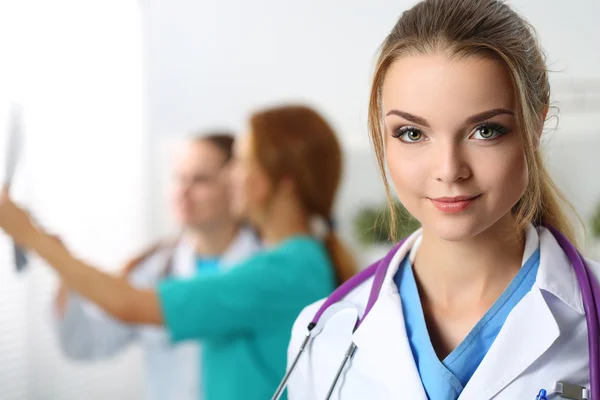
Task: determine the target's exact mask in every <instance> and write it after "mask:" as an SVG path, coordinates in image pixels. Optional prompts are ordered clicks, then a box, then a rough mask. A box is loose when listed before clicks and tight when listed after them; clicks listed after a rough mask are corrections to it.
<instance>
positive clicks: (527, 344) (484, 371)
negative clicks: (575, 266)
mask: <svg viewBox="0 0 600 400" xmlns="http://www.w3.org/2000/svg"><path fill="white" fill-rule="evenodd" d="M559 335H560V330H559V327H558V324H557V322H556V320H555V319H554V316H553V314H552V311H551V310H550V308H549V307H548V305H547V304H546V301H545V300H544V297H543V295H542V292H541V291H540V289H539V288H538V287H534V288H533V289H532V290H531V292H529V293H528V294H527V295H526V296H525V297H524V298H523V300H522V301H521V302H520V303H519V304H518V305H517V306H516V307H515V308H514V309H513V311H512V312H511V314H510V315H509V316H508V319H507V320H506V322H505V324H504V326H503V327H502V329H501V330H500V333H499V334H498V336H497V338H496V340H495V341H494V344H493V345H492V347H491V348H490V350H489V351H488V353H487V355H486V356H485V358H484V359H483V361H482V362H481V364H480V365H479V368H477V370H476V371H475V373H474V374H473V376H472V378H471V380H470V381H469V383H468V384H467V386H466V387H465V389H464V390H463V392H462V394H461V396H460V397H459V399H460V400H469V399H473V400H481V399H490V398H492V397H493V396H495V395H496V394H498V393H499V392H500V391H501V390H502V389H504V388H505V387H506V386H508V385H509V384H510V383H511V382H513V381H514V380H515V379H516V378H517V377H518V376H519V375H521V374H522V373H523V372H524V371H525V370H526V369H527V368H528V367H529V366H530V365H532V364H533V363H534V362H535V361H536V360H537V359H538V358H540V357H541V356H542V355H543V354H544V353H545V352H546V351H547V350H548V349H549V348H550V346H552V344H553V343H554V342H555V341H556V339H557V338H558V337H559Z"/></svg>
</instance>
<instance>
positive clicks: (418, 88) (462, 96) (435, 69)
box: [382, 54, 516, 121]
mask: <svg viewBox="0 0 600 400" xmlns="http://www.w3.org/2000/svg"><path fill="white" fill-rule="evenodd" d="M382 100H383V109H384V115H385V114H387V112H389V110H391V109H400V110H402V111H406V112H409V113H411V114H415V115H419V116H421V117H424V118H426V119H427V120H434V121H435V120H436V119H438V120H440V119H445V120H447V119H448V118H458V117H465V116H469V115H473V114H477V113H479V112H483V111H487V110H490V109H494V108H507V109H511V110H512V109H514V107H515V104H516V102H515V96H514V90H513V84H512V80H511V78H510V75H509V73H508V70H507V69H506V68H505V67H504V65H503V64H502V63H501V62H499V61H497V60H494V59H491V58H483V57H467V58H452V59H451V58H449V57H448V56H446V55H443V54H432V55H406V56H402V57H400V58H398V59H397V60H395V61H394V62H393V63H392V65H391V66H390V68H389V70H388V72H387V74H386V77H385V80H384V82H383V87H382Z"/></svg>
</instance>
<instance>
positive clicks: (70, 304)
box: [56, 133, 260, 400]
mask: <svg viewBox="0 0 600 400" xmlns="http://www.w3.org/2000/svg"><path fill="white" fill-rule="evenodd" d="M233 142H234V138H233V136H232V135H230V134H227V133H211V134H206V135H201V136H197V137H195V138H194V139H192V140H188V141H187V142H186V143H185V144H184V145H183V146H182V148H181V152H180V154H179V156H178V157H177V158H176V166H175V179H174V182H173V183H174V185H173V193H172V205H173V211H174V214H175V216H176V219H177V222H178V224H179V225H180V226H181V228H182V234H181V236H180V237H179V238H177V239H175V240H167V241H164V242H161V243H158V244H156V245H154V246H152V247H151V248H150V249H148V250H147V251H145V252H144V253H143V254H140V255H139V256H137V257H135V258H133V259H132V260H131V261H130V262H129V263H127V265H125V267H124V268H123V270H122V271H121V274H122V277H123V279H126V280H128V281H129V282H131V283H132V284H133V285H135V286H138V287H140V288H151V287H155V286H156V284H157V283H158V282H159V281H160V280H161V279H164V278H166V277H179V278H185V277H192V276H194V275H195V274H215V273H219V272H222V271H225V270H227V269H228V268H230V267H231V266H234V265H236V264H237V263H239V262H240V261H242V260H243V259H245V258H246V257H248V256H250V255H252V254H254V253H255V252H256V251H257V250H258V249H259V248H260V244H259V242H258V240H257V238H256V236H255V235H254V233H253V232H252V231H250V230H249V229H247V228H245V227H242V226H241V225H240V223H239V221H237V220H236V219H235V218H234V217H233V216H232V214H231V213H230V207H229V203H230V201H229V190H228V182H229V177H228V175H229V160H230V158H231V155H232V146H233ZM56 319H57V330H58V336H59V339H60V345H61V348H62V350H63V352H64V353H65V354H66V355H67V356H68V357H69V358H71V359H74V360H85V361H92V360H100V359H106V358H109V357H111V356H114V355H116V354H118V353H119V352H121V351H122V350H124V349H125V348H126V347H127V345H128V344H130V343H133V342H135V341H138V340H139V341H140V342H141V343H142V346H143V348H144V351H145V359H146V379H147V389H146V392H147V396H146V398H147V399H148V400H197V399H202V385H203V382H199V380H201V379H198V377H201V376H203V374H202V372H201V368H202V366H201V365H200V360H201V357H200V351H201V347H200V344H198V343H192V344H183V345H178V346H173V345H172V344H171V343H170V341H169V337H168V335H167V334H166V332H165V331H164V330H163V329H162V328H160V327H151V326H139V325H138V326H135V325H127V324H124V323H122V322H120V321H117V320H116V319H114V318H112V317H110V316H108V315H107V314H106V313H104V312H103V311H102V310H100V309H99V308H98V307H96V306H94V305H93V304H91V303H89V302H87V301H86V300H84V299H82V298H81V297H79V296H78V295H77V294H76V293H74V292H71V291H70V290H69V288H68V287H66V286H65V285H61V288H60V290H59V294H58V296H57V307H56ZM199 369H200V370H199ZM107 383H108V382H107Z"/></svg>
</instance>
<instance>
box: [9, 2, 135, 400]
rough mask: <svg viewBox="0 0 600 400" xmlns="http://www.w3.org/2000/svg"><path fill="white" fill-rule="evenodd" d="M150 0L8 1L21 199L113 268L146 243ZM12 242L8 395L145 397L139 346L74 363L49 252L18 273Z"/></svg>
mask: <svg viewBox="0 0 600 400" xmlns="http://www.w3.org/2000/svg"><path fill="white" fill-rule="evenodd" d="M138 6H139V5H138V3H137V1H133V0H130V1H127V0H103V1H86V2H82V1H80V0H53V1H51V2H48V1H43V0H39V1H38V0H3V1H2V2H0V55H1V56H0V57H1V61H0V77H1V79H0V81H1V82H2V83H0V97H2V98H3V100H4V98H12V99H15V98H16V99H18V100H19V101H20V102H21V104H22V106H23V110H24V118H25V134H26V138H25V152H24V155H23V156H24V157H23V159H22V163H21V165H20V166H19V167H20V168H19V170H18V171H17V176H16V177H15V187H14V189H15V191H14V195H15V198H16V200H18V201H19V202H20V203H21V204H23V205H25V206H26V207H27V208H28V209H29V210H31V211H32V213H33V214H34V215H35V216H36V217H37V218H38V219H39V221H40V222H41V223H42V225H43V226H45V227H46V228H48V229H50V230H52V231H54V232H55V233H58V234H60V235H61V236H62V238H63V239H64V241H65V242H66V243H67V245H68V246H70V247H71V248H72V249H74V250H75V251H76V253H77V254H78V255H80V256H81V257H82V258H83V259H86V260H88V261H89V262H91V263H93V264H95V265H99V266H101V267H103V268H104V269H107V270H114V269H116V268H117V267H118V266H119V264H120V263H122V262H123V260H124V259H125V258H126V257H129V256H130V254H131V253H132V252H133V251H137V250H138V249H139V247H140V246H141V243H143V242H145V239H146V237H145V232H144V230H143V217H145V212H144V211H143V210H142V209H141V207H140V205H141V204H143V187H142V183H143V176H142V174H143V167H144V160H143V154H144V148H145V141H144V136H143V130H142V118H143V117H142V75H141V73H140V72H141V71H142V46H141V21H140V12H139V9H138ZM2 103H3V105H4V106H3V107H1V108H0V127H2V130H1V131H0V154H2V155H1V156H0V160H2V161H3V160H4V151H5V148H4V146H3V144H4V138H5V132H4V126H5V118H4V117H5V114H6V106H5V103H6V102H2ZM0 172H3V171H0ZM9 249H10V247H9V241H8V240H7V238H6V236H4V235H3V234H0V399H2V400H37V399H44V400H63V399H95V400H105V399H130V398H139V397H140V392H141V391H142V390H143V385H142V382H141V373H140V358H141V357H140V352H139V350H137V349H132V350H130V351H129V352H127V353H126V354H124V355H123V356H122V357H120V358H117V359H114V360H111V361H108V362H104V363H98V364H95V365H87V366H86V365H82V364H79V363H74V362H71V361H67V360H66V359H65V358H64V357H63V356H62V354H61V353H60V352H59V350H58V347H57V341H56V337H55V335H54V332H53V329H52V325H51V321H52V320H51V312H52V307H53V297H54V291H55V289H56V283H57V279H56V275H55V274H54V273H53V272H52V271H51V270H50V269H49V268H48V267H47V266H45V265H43V264H42V262H40V261H39V260H37V259H33V260H32V263H31V265H30V269H29V270H28V271H27V272H26V273H24V274H21V275H17V274H16V273H15V272H14V266H13V263H12V253H11V252H10V250H9Z"/></svg>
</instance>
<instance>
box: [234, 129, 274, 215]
mask: <svg viewBox="0 0 600 400" xmlns="http://www.w3.org/2000/svg"><path fill="white" fill-rule="evenodd" d="M233 154H234V156H233V160H232V161H233V165H232V173H231V194H232V196H231V211H232V213H233V214H234V215H235V216H237V217H238V218H243V219H247V220H249V221H250V222H252V223H255V224H256V223H260V220H261V219H262V215H263V214H264V210H265V209H266V207H267V204H268V201H269V198H270V196H271V186H272V185H271V182H270V179H269V177H268V175H267V174H266V172H265V171H264V169H263V168H262V167H261V165H260V164H259V162H258V160H257V159H256V156H255V154H254V152H253V150H252V134H251V133H248V134H245V135H243V136H242V137H240V138H239V139H237V140H236V142H235V146H234V152H233Z"/></svg>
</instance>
